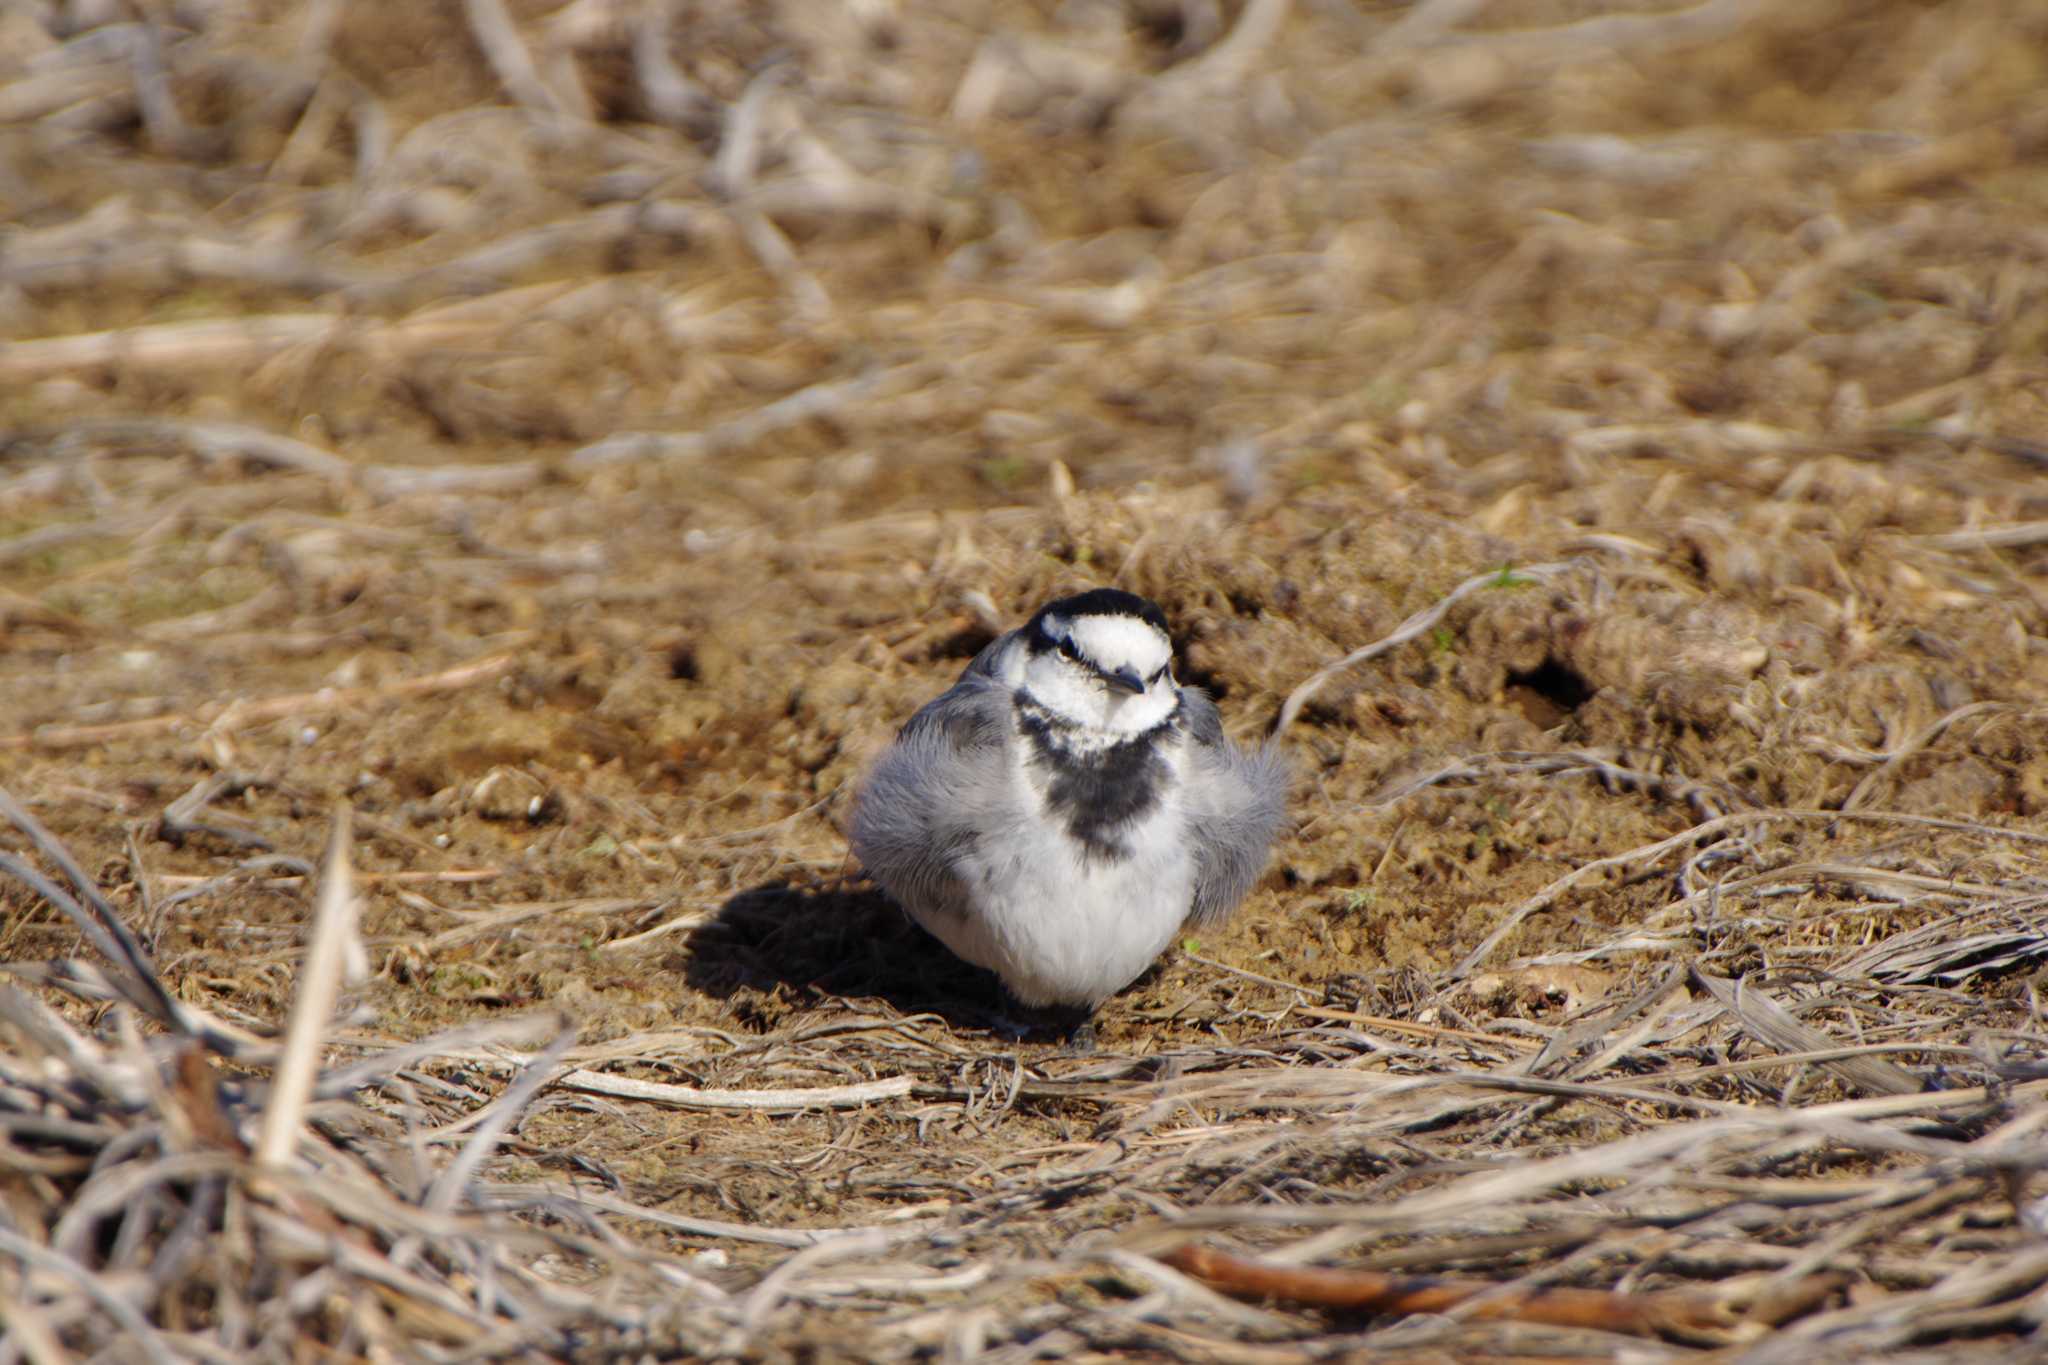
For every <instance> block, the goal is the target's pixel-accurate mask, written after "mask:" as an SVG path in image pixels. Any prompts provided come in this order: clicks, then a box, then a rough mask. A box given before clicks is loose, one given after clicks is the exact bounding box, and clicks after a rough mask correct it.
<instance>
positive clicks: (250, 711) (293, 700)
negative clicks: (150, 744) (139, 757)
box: [0, 654, 518, 750]
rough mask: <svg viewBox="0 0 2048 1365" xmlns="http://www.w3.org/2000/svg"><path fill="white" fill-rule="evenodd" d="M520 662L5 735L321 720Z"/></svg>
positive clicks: (100, 739)
mask: <svg viewBox="0 0 2048 1365" xmlns="http://www.w3.org/2000/svg"><path fill="white" fill-rule="evenodd" d="M516 663H518V656H516V655H513V654H491V655H486V656H485V657H484V658H481V659H477V660H475V661H473V662H471V663H466V664H458V665H456V666H455V667H454V668H449V669H444V670H442V671H441V672H439V673H430V674H428V675H427V676H426V677H424V678H407V679H405V680H403V681H401V682H395V683H387V684H385V685H383V686H381V687H323V688H321V689H320V690H318V691H317V692H292V693H288V694H286V695H285V696H281V697H267V698H265V699H264V700H262V701H252V702H236V701H231V702H227V703H224V704H222V705H220V706H217V707H213V708H210V709H209V711H207V712H201V713H198V714H191V715H171V716H149V717H147V718H145V719H142V720H121V721H113V722H110V723H108V724H106V725H45V726H43V727H42V728H40V729H36V730H31V731H28V732H27V733H26V734H16V735H6V736H0V750H4V749H75V748H80V747H83V746H86V745H92V744H107V743H112V742H115V741H118V740H124V739H139V738H142V737H143V736H146V735H154V734H161V733H163V732H164V731H166V730H175V729H177V728H179V727H180V726H185V725H203V726H205V727H206V728H207V729H209V730H228V731H232V730H240V729H243V728H245V727H247V726H251V725H263V724H267V723H268V722H270V721H274V720H283V719H284V718H286V717H287V716H300V715H320V714H324V713H326V712H329V711H342V710H346V709H348V708H349V707H352V706H363V705H367V704H370V703H374V702H384V701H398V700H401V699H404V698H407V697H426V696H432V695H434V694H435V693H439V692H453V691H455V690H457V689H459V688H464V687H469V686H471V685H473V684H475V683H480V682H489V681H490V680H491V679H493V678H497V677H501V676H503V675H504V674H506V673H509V672H511V671H512V668H513V666H514V665H515V664H516Z"/></svg>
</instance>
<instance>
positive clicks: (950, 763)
mask: <svg viewBox="0 0 2048 1365" xmlns="http://www.w3.org/2000/svg"><path fill="white" fill-rule="evenodd" d="M988 657H989V651H983V654H982V656H981V657H979V658H977V659H976V660H975V661H974V663H973V664H970V665H969V666H968V669H967V671H966V672H965V673H964V674H962V675H961V678H960V681H959V682H957V683H955V684H954V685H953V686H952V687H951V688H949V689H948V690H947V691H945V692H943V693H941V694H940V695H939V696H937V697H935V698H933V699H932V700H931V701H929V702H927V703H926V704H925V705H924V706H923V707H922V708H921V709H920V710H919V711H918V713H917V714H916V715H914V716H912V717H911V718H910V720H909V721H908V723H906V724H905V725H904V727H903V729H902V731H901V732H900V733H899V734H898V735H897V736H896V741H895V743H893V744H891V745H890V746H889V747H888V749H886V750H885V751H884V752H883V754H882V756H881V758H879V759H878V760H876V762H875V766H874V767H873V769H871V770H870V771H869V773H868V775H867V778H866V779H865V780H864V781H863V782H862V784H861V789H860V795H859V797H858V800H857V801H856V804H855V806H854V812H853V837H852V843H853V851H854V854H855V856H857V857H858V858H859V859H860V861H861V866H863V867H865V868H866V869H867V871H868V875H869V876H871V877H873V878H874V879H875V880H876V881H877V882H879V883H881V885H882V887H883V889H885V890H886V891H888V892H889V894H890V895H892V896H894V897H895V898H896V901H897V903H898V904H900V905H901V906H902V907H903V908H904V909H905V910H908V911H909V912H910V913H911V914H912V915H913V916H914V917H916V918H918V919H926V918H928V917H934V916H944V917H951V916H957V915H961V914H964V913H966V911H967V910H968V908H969V905H968V900H967V889H966V886H965V884H964V883H963V882H962V881H961V880H960V877H959V875H958V873H957V872H956V870H955V869H956V868H957V866H958V864H959V860H960V859H961V858H962V857H964V856H965V855H966V854H968V853H970V852H971V851H972V850H973V849H974V847H975V844H976V842H977V840H979V838H980V837H981V835H980V831H981V830H982V829H984V828H986V827H987V817H986V813H987V811H988V809H989V806H990V804H991V803H992V802H994V801H996V800H998V799H1000V797H1001V795H1002V792H1003V791H1004V789H1005V788H1004V780H1003V779H1004V770H1003V753H1004V749H1003V745H1004V740H1005V739H1006V738H1007V737H1008V734H1009V723H1010V716H1009V712H1010V700H1009V693H1008V691H1007V690H1006V689H1005V688H1004V687H1003V686H1002V684H1001V683H1000V682H999V681H997V679H996V677H995V675H994V672H993V670H992V669H991V668H987V667H984V666H983V663H984V660H986V659H987V658H988Z"/></svg>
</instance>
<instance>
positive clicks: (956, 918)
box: [850, 588, 1290, 1046]
mask: <svg viewBox="0 0 2048 1365" xmlns="http://www.w3.org/2000/svg"><path fill="white" fill-rule="evenodd" d="M1289 782H1290V776H1289V771H1288V767H1287V764H1286V762H1285V760H1284V759H1283V757H1282V756H1281V755H1280V754H1279V753H1278V752H1277V751H1276V750H1275V749H1273V748H1272V747H1271V746H1265V747H1261V748H1256V749H1245V748H1240V747H1239V746H1238V745H1237V744H1235V743H1233V742H1232V741H1231V740H1230V739H1229V738H1228V737H1227V736H1226V735H1225V734H1224V733H1223V723H1222V719H1221V717H1220V716H1219V714H1218V713H1217V710H1216V705H1215V703H1214V702H1213V701H1211V700H1210V699H1209V697H1208V695H1207V694H1206V693H1205V692H1203V691H1202V690H1201V689H1200V688H1198V687H1192V686H1182V685H1181V684H1180V683H1179V682H1178V681H1176V680H1175V678H1174V676H1173V639H1172V636H1171V634H1170V632H1169V628H1168V623H1167V618H1166V614H1165V613H1164V612H1163V611H1161V610H1160V608H1159V607H1158V605H1157V604H1156V603H1153V602H1151V601H1149V600H1147V599H1146V598H1143V597H1140V596H1138V595H1137V594H1135V593H1130V592H1125V591H1122V590H1120V589H1116V588H1095V589H1092V590H1090V591H1086V592H1082V593H1078V594H1076V595H1073V596H1068V597H1062V598H1059V599H1058V600H1056V601H1052V602H1048V603H1046V604H1045V605H1044V606H1042V607H1040V608H1039V610H1038V611H1037V612H1036V613H1035V614H1034V615H1033V616H1032V617H1031V619H1030V620H1029V621H1027V622H1026V623H1025V624H1024V625H1023V626H1021V627H1019V628H1017V629H1015V630H1012V631H1009V632H1008V633H1006V634H1004V635H1002V636H999V637H998V638H997V639H995V640H994V641H992V642H991V643H990V644H989V645H988V646H987V647H986V648H985V649H983V650H982V651H981V652H980V653H979V654H977V655H976V656H975V658H974V660H973V662H971V663H969V664H968V665H967V668H966V670H965V671H964V672H962V673H961V675H960V679H959V681H958V682H956V683H954V684H953V686H952V687H951V688H949V689H948V690H947V691H945V692H944V693H942V694H940V695H939V696H938V697H936V698H934V699H933V700H931V701H930V702H927V703H926V704H925V705H924V706H923V707H922V708H920V709H919V710H918V711H917V713H916V714H914V715H913V716H911V718H910V720H909V721H908V722H906V723H905V724H904V726H903V728H902V729H901V731H899V732H898V734H897V736H896V738H895V740H894V741H893V742H892V743H891V744H890V745H889V746H888V748H887V749H885V750H884V751H883V752H882V753H881V755H880V756H879V757H878V758H877V759H876V760H875V762H874V764H873V766H872V767H871V768H870V769H869V771H868V773H867V774H866V776H865V778H864V779H863V781H862V782H861V784H860V786H859V788H858V789H857V794H856V798H855V805H854V812H853V818H852V821H851V827H850V842H851V844H852V847H853V851H854V855H855V856H856V857H857V858H858V859H859V861H860V864H861V866H862V867H863V868H864V869H865V870H866V872H867V874H868V876H869V877H870V878H871V879H872V880H873V881H874V882H875V883H876V884H878V885H879V886H880V887H881V888H882V889H883V890H884V891H886V892H887V893H888V894H889V896H890V897H891V898H892V899H894V900H895V901H896V903H897V904H898V905H900V906H901V907H902V908H903V909H904V910H905V911H907V912H908V913H909V915H910V917H911V918H912V919H913V920H915V921H916V922H917V923H918V924H919V925H921V926H923V927H924V928H925V929H926V930H927V931H928V932H930V933H931V934H932V935H933V936H934V937H936V938H937V939H938V940H939V941H940V942H942V943H943V944H945V945H946V947H947V948H949V949H951V950H952V952H953V953H954V955H955V956H957V957H960V958H963V959H965V960H966V961H968V962H970V963H973V964H974V965H976V966H978V967H985V968H988V969H989V970H991V971H993V972H994V973H995V974H996V975H997V976H998V977H999V978H1001V980H1002V982H1003V985H1004V986H1005V987H1006V988H1007V990H1008V991H1009V993H1010V995H1011V996H1012V997H1014V998H1015V1000H1016V1001H1018V1002H1019V1003H1021V1004H1023V1005H1024V1006H1026V1007H1027V1008H1029V1009H1031V1010H1034V1011H1037V1012H1039V1013H1040V1014H1041V1015H1042V1016H1049V1017H1050V1018H1052V1019H1053V1020H1055V1021H1059V1022H1061V1023H1063V1025H1064V1027H1065V1028H1066V1030H1067V1031H1068V1033H1069V1036H1070V1037H1072V1038H1075V1039H1077V1040H1079V1041H1080V1042H1081V1044H1082V1045H1084V1046H1085V1045H1086V1044H1087V1043H1088V1042H1089V1041H1091V1040H1092V1027H1091V1026H1090V1022H1089V1021H1090V1020H1092V1018H1093V1016H1094V1015H1095V1012H1096V1011H1097V1010H1098V1009H1099V1008H1100V1007H1101V1005H1102V1004H1103V1002H1104V1001H1106V1000H1108V999H1109V997H1111V996H1112V995H1114V994H1116V992H1118V991H1120V990H1122V989H1123V988H1124V987H1125V986H1128V985H1129V984H1130V983H1131V982H1132V981H1135V980H1136V979H1137V978H1138V977H1139V976H1140V975H1141V974H1142V973H1143V972H1144V971H1145V969H1146V968H1148V967H1149V966H1151V964H1152V963H1153V961H1154V960H1156V959H1157V958H1158V957H1159V955H1160V954H1161V953H1162V952H1164V951H1165V950H1166V948H1167V947H1168V946H1169V945H1171V944H1172V943H1173V942H1174V940H1175V938H1176V937H1177V936H1179V935H1180V933H1181V932H1182V930H1183V929H1184V928H1192V929H1201V928H1205V927H1208V926H1211V925H1215V924H1218V923H1221V922H1222V921H1223V920H1224V919H1225V918H1227V917H1228V916H1229V914H1230V913H1231V911H1233V910H1234V909H1236V908H1237V905H1238V903H1239V902H1240V901H1242V900H1243V899H1244V897H1245V895H1246V893H1247V892H1249V891H1250V890H1251V888H1252V884H1253V883H1254V882H1256V881H1257V880H1258V878H1259V876H1260V875H1261V873H1262V872H1263V871H1264V869H1265V866H1266V860H1267V857H1268V854H1269V851H1270V849H1271V846H1272V844H1273V841H1274V839H1275V838H1276V836H1277V835H1278V834H1279V833H1280V830H1281V828H1282V826H1283V825H1284V824H1285V822H1286V819H1287V796H1288V787H1289Z"/></svg>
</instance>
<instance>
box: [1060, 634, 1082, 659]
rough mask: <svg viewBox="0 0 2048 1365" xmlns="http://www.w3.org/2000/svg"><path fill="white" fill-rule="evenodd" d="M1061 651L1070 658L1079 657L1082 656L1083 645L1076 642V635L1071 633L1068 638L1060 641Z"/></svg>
mask: <svg viewBox="0 0 2048 1365" xmlns="http://www.w3.org/2000/svg"><path fill="white" fill-rule="evenodd" d="M1060 653H1062V654H1064V655H1066V656H1067V657H1068V658H1069V659H1078V658H1080V657H1081V647H1080V646H1079V645H1077V644H1075V643H1074V637H1073V636H1071V635H1069V636H1068V637H1067V638H1066V639H1064V640H1061V641H1060Z"/></svg>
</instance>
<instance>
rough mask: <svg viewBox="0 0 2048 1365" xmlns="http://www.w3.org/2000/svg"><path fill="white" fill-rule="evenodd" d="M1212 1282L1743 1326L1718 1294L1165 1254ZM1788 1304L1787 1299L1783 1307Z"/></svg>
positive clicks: (1817, 1295)
mask: <svg viewBox="0 0 2048 1365" xmlns="http://www.w3.org/2000/svg"><path fill="white" fill-rule="evenodd" d="M1159 1259H1160V1260H1161V1261H1162V1262H1164V1263H1165V1264H1166V1265H1169V1266H1171V1267H1173V1268H1174V1269H1175V1270H1179V1271H1182V1272H1184V1273H1186V1274H1189V1275H1192V1276H1194V1277H1195V1278H1196V1279H1198V1280H1200V1281H1202V1282H1203V1283H1204V1284H1207V1285H1210V1286H1212V1287H1214V1288H1216V1289H1220V1290H1223V1291H1224V1292H1226V1293H1230V1294H1236V1295H1240V1296H1242V1297H1245V1298H1258V1299H1272V1300H1278V1301H1280V1302H1283V1303H1294V1304H1302V1305H1306V1306H1309V1307H1315V1308H1332V1309H1338V1310H1340V1311H1345V1312H1354V1313H1392V1314H1407V1313H1444V1312H1452V1311H1457V1310H1460V1309H1462V1310H1463V1311H1464V1313H1465V1315H1466V1316H1470V1317H1474V1318H1482V1319H1486V1320H1489V1321H1495V1322H1528V1323H1541V1324H1544V1325H1546V1326H1551V1327H1579V1328H1589V1329H1592V1330H1594V1331H1601V1332H1621V1333H1626V1334H1628V1335H1630V1336H1660V1335H1665V1334H1675V1335H1679V1336H1685V1337H1698V1336H1704V1335H1712V1334H1717V1333H1722V1332H1725V1331H1727V1330H1728V1329H1729V1328H1730V1327H1731V1326H1733V1325H1735V1323H1736V1322H1738V1321H1740V1318H1739V1316H1738V1314H1737V1313H1736V1312H1735V1310H1734V1308H1733V1306H1732V1305H1731V1304H1730V1302H1729V1301H1728V1300H1727V1299H1726V1298H1725V1297H1723V1296H1722V1295H1720V1294H1713V1293H1699V1292H1693V1291H1686V1290H1663V1291H1657V1292H1652V1293H1647V1294H1626V1293H1617V1292H1613V1291H1610V1290H1604V1289H1572V1288H1541V1287H1539V1288H1523V1287H1521V1286H1517V1285H1504V1284H1495V1283H1492V1282H1490V1281H1486V1280H1465V1279H1450V1278H1438V1277H1433V1276H1414V1275H1394V1274H1388V1273H1385V1272H1383V1271H1376V1270H1329V1269H1318V1268H1313V1267H1303V1266H1290V1265H1276V1264H1273V1263H1271V1262H1266V1261H1256V1260H1250V1259H1247V1258H1245V1257H1241V1256H1232V1255H1230V1254H1228V1253H1226V1252H1221V1251H1216V1250H1214V1249H1212V1248H1209V1247H1204V1246H1197V1245H1195V1244H1193V1243H1189V1244H1187V1245H1185V1246H1180V1247H1176V1248H1174V1249H1173V1250H1172V1251H1169V1252H1167V1253H1166V1254H1165V1255H1164V1256H1162V1257H1160V1258H1159ZM1847 1281H1848V1277H1847V1276H1843V1275H1817V1276H1812V1277H1810V1278H1809V1279H1808V1280H1807V1281H1806V1282H1804V1283H1803V1284H1802V1285H1801V1286H1800V1292H1799V1293H1798V1295H1797V1296H1796V1297H1797V1298H1798V1300H1799V1301H1800V1304H1801V1306H1805V1307H1810V1306H1812V1305H1813V1304H1817V1303H1819V1302H1820V1301H1821V1300H1823V1299H1825V1298H1826V1297H1827V1296H1828V1295H1830V1294H1833V1293H1834V1292H1836V1291H1837V1290H1839V1289H1840V1288H1842V1287H1843V1286H1844V1285H1845V1284H1846V1283H1847ZM1774 1306H1783V1304H1782V1301H1781V1302H1780V1303H1779V1304H1778V1305H1774Z"/></svg>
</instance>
